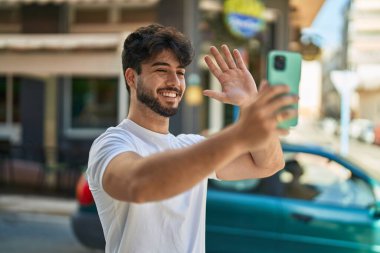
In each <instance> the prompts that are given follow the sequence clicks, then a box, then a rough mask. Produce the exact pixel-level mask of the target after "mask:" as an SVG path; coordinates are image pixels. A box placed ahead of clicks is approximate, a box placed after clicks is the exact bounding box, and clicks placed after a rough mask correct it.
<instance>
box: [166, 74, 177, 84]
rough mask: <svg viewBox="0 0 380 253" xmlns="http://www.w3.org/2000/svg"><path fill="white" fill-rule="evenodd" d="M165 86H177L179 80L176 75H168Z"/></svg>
mask: <svg viewBox="0 0 380 253" xmlns="http://www.w3.org/2000/svg"><path fill="white" fill-rule="evenodd" d="M166 83H167V85H170V86H179V85H180V80H179V78H178V75H177V73H175V72H174V73H169V74H168V79H167V81H166Z"/></svg>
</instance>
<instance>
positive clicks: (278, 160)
mask: <svg viewBox="0 0 380 253" xmlns="http://www.w3.org/2000/svg"><path fill="white" fill-rule="evenodd" d="M250 153H251V156H252V158H253V162H254V163H255V165H256V166H257V167H260V168H263V169H268V174H269V175H271V174H273V173H275V172H277V171H278V170H280V169H283V168H284V155H283V152H282V148H281V143H280V140H279V138H278V136H273V137H272V140H271V141H270V143H269V144H268V145H267V146H266V147H265V148H263V149H262V150H260V151H255V152H250Z"/></svg>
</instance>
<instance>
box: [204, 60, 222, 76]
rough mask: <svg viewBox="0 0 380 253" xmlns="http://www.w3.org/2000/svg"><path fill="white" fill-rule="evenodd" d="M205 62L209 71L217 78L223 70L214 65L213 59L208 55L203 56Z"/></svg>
mask: <svg viewBox="0 0 380 253" xmlns="http://www.w3.org/2000/svg"><path fill="white" fill-rule="evenodd" d="M204 59H205V62H206V64H207V66H208V68H209V69H210V71H211V73H212V74H213V75H214V76H215V77H216V78H218V77H219V76H220V75H221V74H223V72H222V71H221V70H220V69H219V68H218V67H217V66H216V65H215V63H214V61H213V60H212V59H211V57H210V56H208V55H207V56H205V58H204Z"/></svg>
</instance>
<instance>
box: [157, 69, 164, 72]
mask: <svg viewBox="0 0 380 253" xmlns="http://www.w3.org/2000/svg"><path fill="white" fill-rule="evenodd" d="M156 71H157V72H166V69H157V70H156Z"/></svg>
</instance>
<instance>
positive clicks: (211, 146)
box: [105, 126, 248, 203]
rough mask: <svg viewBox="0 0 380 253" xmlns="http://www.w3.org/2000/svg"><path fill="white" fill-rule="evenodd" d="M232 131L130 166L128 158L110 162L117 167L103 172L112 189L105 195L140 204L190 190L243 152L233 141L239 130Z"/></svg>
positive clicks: (225, 131)
mask: <svg viewBox="0 0 380 253" xmlns="http://www.w3.org/2000/svg"><path fill="white" fill-rule="evenodd" d="M233 128H235V126H234V127H230V128H228V129H225V130H224V131H222V132H221V133H219V134H217V135H215V136H213V137H210V138H209V139H207V140H205V141H203V142H201V143H198V144H195V145H192V146H190V147H187V148H184V149H178V150H169V151H167V152H163V153H157V154H154V155H151V156H148V157H143V158H140V159H136V160H134V161H133V162H132V163H131V162H130V161H131V159H127V160H126V159H123V157H119V158H116V159H115V160H114V161H113V162H112V163H113V164H117V165H116V166H115V165H112V166H111V167H112V168H111V170H108V169H107V170H106V178H107V179H106V180H108V181H107V182H105V183H106V185H108V186H112V187H106V188H107V189H109V191H107V192H108V193H109V194H110V195H111V196H113V197H115V198H117V199H120V200H125V201H130V202H137V203H143V202H148V201H157V200H162V199H167V198H170V197H173V196H175V195H177V194H179V193H181V192H184V191H186V190H188V189H190V188H191V187H193V186H194V185H196V184H197V183H199V182H200V181H201V180H203V179H204V178H205V177H207V176H208V175H210V174H211V173H212V172H213V171H214V170H218V169H219V168H222V167H224V166H225V165H226V164H228V163H229V162H231V161H232V160H234V159H236V157H237V156H239V155H241V153H242V152H244V148H243V147H242V145H240V142H238V141H237V139H236V134H235V133H236V132H238V131H236V129H233ZM245 150H246V151H248V149H245ZM126 169H128V172H127V171H126ZM111 171H113V173H114V175H111V174H110V173H112V172H111ZM123 174H124V176H122V177H120V176H118V175H123ZM126 174H128V176H125V175H126Z"/></svg>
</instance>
